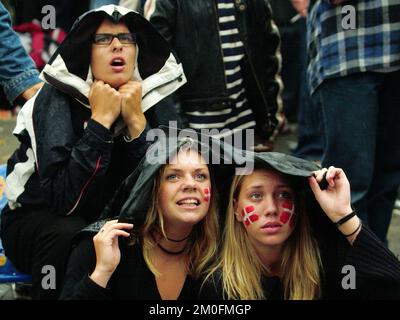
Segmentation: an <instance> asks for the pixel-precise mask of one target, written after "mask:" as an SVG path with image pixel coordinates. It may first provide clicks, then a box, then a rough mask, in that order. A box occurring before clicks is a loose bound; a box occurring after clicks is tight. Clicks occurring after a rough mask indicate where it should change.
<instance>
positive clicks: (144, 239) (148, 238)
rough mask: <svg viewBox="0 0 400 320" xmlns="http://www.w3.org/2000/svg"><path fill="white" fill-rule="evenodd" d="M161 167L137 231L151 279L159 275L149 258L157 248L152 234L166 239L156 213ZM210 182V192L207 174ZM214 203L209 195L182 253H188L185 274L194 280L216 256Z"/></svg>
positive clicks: (216, 232)
mask: <svg viewBox="0 0 400 320" xmlns="http://www.w3.org/2000/svg"><path fill="white" fill-rule="evenodd" d="M165 168H166V165H164V166H163V167H162V168H161V169H160V171H159V173H158V176H157V178H156V179H155V180H154V183H153V189H152V195H151V200H150V207H149V210H148V211H147V215H146V220H145V222H144V224H143V226H142V228H141V230H140V239H141V244H142V247H143V256H144V260H145V261H146V264H147V266H148V268H149V269H150V270H151V272H152V273H153V274H154V275H155V276H159V275H160V272H159V271H158V270H157V268H156V267H155V265H154V263H153V261H152V259H151V252H152V250H153V248H154V247H155V246H157V243H156V241H155V240H154V237H153V236H152V234H154V233H160V234H162V235H163V236H164V237H166V234H165V230H164V219H163V216H162V213H161V212H160V210H158V207H159V206H158V194H159V190H160V184H161V177H162V176H163V173H164V171H165ZM209 170H210V168H209ZM210 180H211V190H216V189H215V184H214V181H213V179H212V174H211V172H210ZM217 203H218V202H217V195H216V192H213V193H212V194H211V200H210V207H209V209H208V212H207V214H206V216H205V217H204V218H203V220H202V221H200V222H199V223H198V224H196V225H195V226H194V228H193V231H192V234H191V236H190V239H189V241H190V245H189V247H188V248H187V250H186V251H187V252H188V273H189V274H190V275H191V276H193V277H195V278H197V277H199V276H201V275H202V274H203V273H204V272H205V270H206V268H208V267H209V266H210V265H211V264H212V263H213V262H214V261H213V260H214V259H215V256H216V255H217V248H218V246H217V241H218V239H219V225H218V216H217V213H218V208H217Z"/></svg>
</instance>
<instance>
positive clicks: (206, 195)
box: [204, 187, 211, 202]
mask: <svg viewBox="0 0 400 320" xmlns="http://www.w3.org/2000/svg"><path fill="white" fill-rule="evenodd" d="M210 198H211V188H210V187H207V188H205V189H204V201H205V202H209V201H210Z"/></svg>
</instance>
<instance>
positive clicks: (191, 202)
mask: <svg viewBox="0 0 400 320" xmlns="http://www.w3.org/2000/svg"><path fill="white" fill-rule="evenodd" d="M176 204H177V205H178V206H185V207H187V206H189V207H198V206H199V205H200V200H199V199H197V198H185V199H181V200H179V201H178V202H177V203H176Z"/></svg>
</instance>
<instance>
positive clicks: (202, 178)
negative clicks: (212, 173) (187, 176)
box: [195, 173, 207, 181]
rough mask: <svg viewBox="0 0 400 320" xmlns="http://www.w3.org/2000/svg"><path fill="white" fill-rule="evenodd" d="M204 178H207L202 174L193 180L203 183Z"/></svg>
mask: <svg viewBox="0 0 400 320" xmlns="http://www.w3.org/2000/svg"><path fill="white" fill-rule="evenodd" d="M206 178H207V176H206V175H205V174H203V173H198V174H196V176H195V179H196V180H198V181H204V180H206Z"/></svg>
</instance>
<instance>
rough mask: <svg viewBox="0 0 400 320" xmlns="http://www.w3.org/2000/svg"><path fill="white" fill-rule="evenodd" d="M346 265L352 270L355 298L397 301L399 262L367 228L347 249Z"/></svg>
mask: <svg viewBox="0 0 400 320" xmlns="http://www.w3.org/2000/svg"><path fill="white" fill-rule="evenodd" d="M346 265H347V266H349V265H350V266H352V267H353V268H354V271H355V276H356V281H355V290H356V292H355V293H356V294H357V291H358V292H359V294H361V296H362V297H363V298H365V299H396V300H398V299H400V262H399V260H398V258H396V257H395V255H394V254H393V253H392V252H391V251H390V250H389V249H388V248H387V247H386V246H385V245H384V244H383V243H382V242H381V241H380V240H379V239H378V237H377V236H376V235H375V234H374V233H373V232H372V231H371V229H369V227H368V226H365V225H363V226H362V229H361V231H360V232H359V234H358V236H357V239H355V241H354V242H353V245H352V246H351V247H350V248H349V249H348V251H347V254H346V256H345V260H344V263H343V266H346ZM343 266H342V267H343ZM343 276H344V275H343V274H342V277H343Z"/></svg>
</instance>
